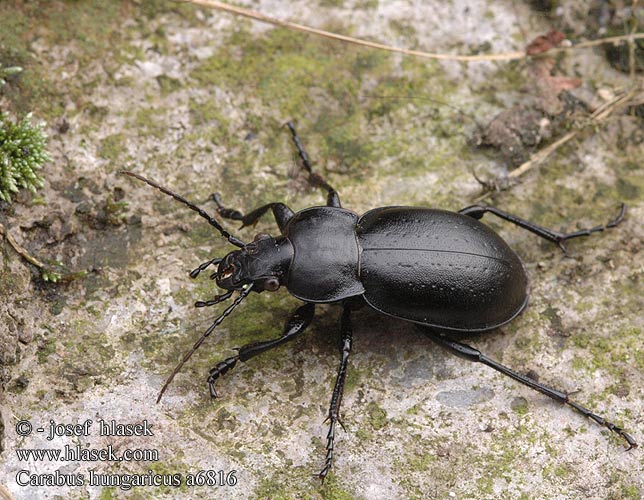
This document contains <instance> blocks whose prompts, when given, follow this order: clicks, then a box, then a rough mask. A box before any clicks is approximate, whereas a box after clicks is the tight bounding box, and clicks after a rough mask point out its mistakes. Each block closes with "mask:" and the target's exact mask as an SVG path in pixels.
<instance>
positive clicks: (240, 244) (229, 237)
mask: <svg viewBox="0 0 644 500" xmlns="http://www.w3.org/2000/svg"><path fill="white" fill-rule="evenodd" d="M119 174H123V175H129V176H130V177H134V178H136V179H139V180H140V181H143V182H145V183H146V184H149V185H150V186H152V187H155V188H157V189H158V190H159V191H161V192H162V193H165V194H167V195H168V196H172V197H173V198H174V199H175V200H177V201H180V202H181V203H183V204H184V205H187V206H188V208H190V209H191V210H194V211H195V212H197V213H198V214H199V215H201V216H202V217H203V218H204V219H206V220H207V221H208V222H209V223H210V225H211V226H213V227H214V228H215V229H217V231H219V232H220V233H221V235H222V236H223V237H224V238H226V239H227V240H228V242H229V243H232V244H233V245H235V246H236V247H239V248H244V246H245V244H244V242H243V241H241V240H240V239H239V238H235V237H234V236H233V235H231V234H230V233H229V232H228V231H226V230H225V229H224V228H223V227H221V225H220V224H219V222H217V221H216V220H215V219H214V218H213V217H212V216H211V215H209V214H208V213H207V212H206V211H205V210H203V209H201V208H199V207H198V206H197V205H195V204H194V203H191V202H189V201H188V200H186V199H185V198H184V197H183V196H180V195H178V194H176V193H173V192H172V191H170V190H169V189H168V188H165V187H163V186H160V185H159V184H157V183H156V182H154V181H151V180H150V179H146V178H145V177H143V176H142V175H139V174H135V173H134V172H130V171H129V170H119Z"/></svg>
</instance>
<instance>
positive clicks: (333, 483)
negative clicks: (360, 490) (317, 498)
mask: <svg viewBox="0 0 644 500" xmlns="http://www.w3.org/2000/svg"><path fill="white" fill-rule="evenodd" d="M321 493H322V498H324V500H354V499H355V498H356V497H355V496H354V495H352V494H351V493H349V492H348V491H346V490H345V489H344V488H342V486H341V485H340V482H339V481H338V479H337V478H336V476H335V475H334V474H333V473H331V474H329V475H328V476H327V477H326V479H325V480H324V485H323V486H322V490H321Z"/></svg>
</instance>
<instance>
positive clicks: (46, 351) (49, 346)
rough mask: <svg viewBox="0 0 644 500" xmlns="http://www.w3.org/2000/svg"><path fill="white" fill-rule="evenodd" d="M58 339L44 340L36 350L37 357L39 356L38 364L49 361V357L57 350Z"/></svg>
mask: <svg viewBox="0 0 644 500" xmlns="http://www.w3.org/2000/svg"><path fill="white" fill-rule="evenodd" d="M56 345H57V344H56V341H55V340H54V339H45V340H44V342H42V343H41V344H40V346H39V347H38V351H36V357H37V358H38V364H39V365H42V364H45V363H46V362H47V358H48V357H49V356H50V355H51V354H53V353H54V352H56Z"/></svg>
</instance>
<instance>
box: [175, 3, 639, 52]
mask: <svg viewBox="0 0 644 500" xmlns="http://www.w3.org/2000/svg"><path fill="white" fill-rule="evenodd" d="M183 2H185V3H191V4H195V5H202V6H204V7H210V8H212V9H218V10H223V11H225V12H230V13H233V14H237V15H239V16H243V17H248V18H250V19H254V20H256V21H260V22H263V23H268V24H273V25H275V26H281V27H283V28H288V29H292V30H296V31H302V32H304V33H309V34H312V35H318V36H322V37H325V38H330V39H332V40H338V41H341V42H346V43H352V44H355V45H361V46H363V47H370V48H372V49H380V50H386V51H389V52H397V53H399V54H405V55H408V56H415V57H421V58H425V59H439V60H445V61H462V62H479V61H511V60H517V59H525V58H527V57H529V56H528V55H526V53H525V52H524V51H516V52H503V53H499V54H473V55H459V54H438V53H432V52H424V51H421V50H411V49H404V48H400V47H392V46H391V45H385V44H383V43H377V42H370V41H368V40H362V39H360V38H354V37H351V36H346V35H340V34H338V33H332V32H330V31H325V30H320V29H317V28H311V27H309V26H304V25H302V24H297V23H291V22H289V21H282V20H281V19H276V18H274V17H270V16H267V15H265V14H262V13H261V12H257V11H254V10H250V9H244V8H243V7H237V6H235V5H228V4H226V3H223V2H218V1H217V0H183ZM641 38H644V33H631V34H629V35H623V36H611V37H606V38H599V39H597V40H590V41H587V42H579V43H577V44H574V45H572V46H571V47H560V48H554V49H550V50H549V51H547V52H543V53H541V54H539V57H540V56H542V55H543V54H548V53H553V52H563V51H568V50H573V49H578V48H585V47H594V46H596V45H602V44H605V43H621V42H624V41H634V40H638V39H641Z"/></svg>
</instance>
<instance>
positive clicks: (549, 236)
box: [458, 203, 626, 253]
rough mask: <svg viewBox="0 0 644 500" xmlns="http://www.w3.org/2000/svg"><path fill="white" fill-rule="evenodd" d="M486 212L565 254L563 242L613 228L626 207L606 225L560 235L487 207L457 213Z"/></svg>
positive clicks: (622, 215) (476, 207)
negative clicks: (552, 243) (557, 247)
mask: <svg viewBox="0 0 644 500" xmlns="http://www.w3.org/2000/svg"><path fill="white" fill-rule="evenodd" d="M486 212H489V213H491V214H494V215H496V216H497V217H499V218H501V219H503V220H507V221H508V222H511V223H512V224H515V225H517V226H519V227H522V228H523V229H527V230H528V231H530V232H532V233H534V234H536V235H537V236H540V237H542V238H544V239H546V240H549V241H552V242H554V243H556V244H557V245H559V248H561V250H562V251H563V252H564V253H566V247H564V245H563V243H564V241H567V240H571V239H573V238H578V237H580V236H589V235H591V234H593V233H599V232H601V231H605V230H606V229H610V228H613V227H615V226H617V225H618V224H620V223H621V222H622V221H623V220H624V215H625V214H626V205H625V204H624V203H622V206H621V208H620V210H619V214H618V215H617V217H615V219H613V220H611V221H609V222H608V223H606V224H604V225H601V226H595V227H592V228H590V229H581V230H579V231H573V232H571V233H560V232H558V231H553V230H552V229H548V228H545V227H542V226H539V225H537V224H534V223H532V222H530V221H527V220H524V219H521V218H519V217H517V216H515V215H512V214H509V213H507V212H504V211H503V210H500V209H498V208H495V207H490V206H487V205H472V206H469V207H466V208H464V209H462V210H459V211H458V213H459V214H462V215H468V216H470V217H473V218H475V219H480V218H482V217H483V215H484V214H485V213H486Z"/></svg>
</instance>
